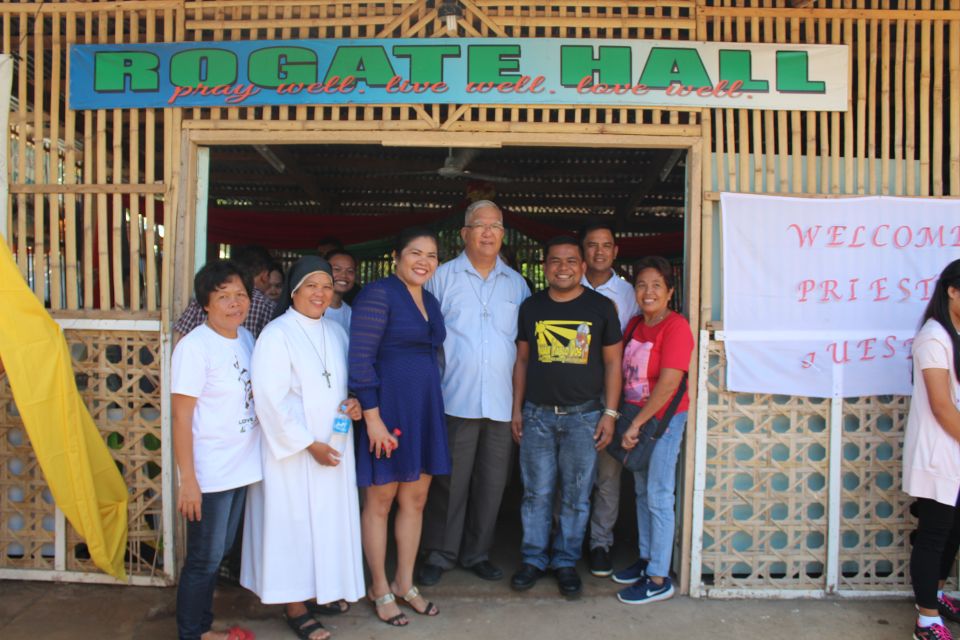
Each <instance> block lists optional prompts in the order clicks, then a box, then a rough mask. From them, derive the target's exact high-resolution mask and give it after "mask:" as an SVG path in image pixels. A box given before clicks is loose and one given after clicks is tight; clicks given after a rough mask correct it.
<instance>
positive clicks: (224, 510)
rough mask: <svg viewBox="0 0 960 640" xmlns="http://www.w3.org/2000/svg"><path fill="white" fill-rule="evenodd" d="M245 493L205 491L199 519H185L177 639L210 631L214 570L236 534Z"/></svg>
mask: <svg viewBox="0 0 960 640" xmlns="http://www.w3.org/2000/svg"><path fill="white" fill-rule="evenodd" d="M246 496H247V488H246V487H239V488H237V489H228V490H226V491H218V492H216V493H204V494H203V500H202V502H201V503H200V519H199V520H197V521H196V522H189V521H188V522H187V559H186V560H185V561H184V563H183V570H182V571H181V572H180V584H179V585H178V587H177V633H178V634H179V636H180V640H198V639H199V638H200V636H202V635H203V634H204V633H206V632H207V631H210V626H211V625H212V624H213V590H214V587H216V586H217V572H218V569H219V567H220V561H221V560H223V556H224V554H225V553H226V552H227V551H229V550H230V547H231V546H232V545H233V541H234V539H235V538H236V537H237V529H238V528H239V526H240V517H241V515H242V514H243V503H244V500H245V499H246Z"/></svg>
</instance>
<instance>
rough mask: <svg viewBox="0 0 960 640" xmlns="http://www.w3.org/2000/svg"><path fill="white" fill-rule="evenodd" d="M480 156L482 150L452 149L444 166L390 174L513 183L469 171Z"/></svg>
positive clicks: (510, 179) (504, 178)
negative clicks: (474, 160)
mask: <svg viewBox="0 0 960 640" xmlns="http://www.w3.org/2000/svg"><path fill="white" fill-rule="evenodd" d="M478 155H480V149H473V148H471V147H450V148H449V149H448V150H447V157H446V158H444V160H443V166H441V167H438V168H437V169H431V170H429V171H398V172H391V173H389V174H380V175H392V176H431V175H436V176H440V177H441V178H448V179H453V178H466V179H468V180H482V181H484V182H513V178H508V177H506V176H494V175H489V174H486V173H476V172H474V171H470V170H468V169H467V165H469V164H470V163H471V162H472V161H473V159H474V158H476V157H477V156H478Z"/></svg>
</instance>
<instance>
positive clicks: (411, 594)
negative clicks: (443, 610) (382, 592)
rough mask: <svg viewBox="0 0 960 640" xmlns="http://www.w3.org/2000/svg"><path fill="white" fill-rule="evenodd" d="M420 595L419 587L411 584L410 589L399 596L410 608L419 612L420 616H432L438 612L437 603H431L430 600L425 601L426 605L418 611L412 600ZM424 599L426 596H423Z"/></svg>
mask: <svg viewBox="0 0 960 640" xmlns="http://www.w3.org/2000/svg"><path fill="white" fill-rule="evenodd" d="M421 597H423V596H422V595H421V594H420V589H417V587H416V586H413V587H410V591H407V592H406V593H405V594H403V595H402V596H400V599H401V600H403V601H404V602H406V603H407V604H408V605H410V608H411V609H413V610H414V611H416V612H417V613H419V614H420V615H421V616H430V617H431V618H432V617H433V616H435V615H438V614H439V613H440V610H439V609H437V605H435V604H433V603H432V602H427V606H426V607H425V608H424V610H423V611H420V610H419V609H417V608H416V607H415V606H413V601H414V600H416V599H417V598H421ZM424 600H426V598H424Z"/></svg>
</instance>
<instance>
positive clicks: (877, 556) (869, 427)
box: [839, 396, 915, 590]
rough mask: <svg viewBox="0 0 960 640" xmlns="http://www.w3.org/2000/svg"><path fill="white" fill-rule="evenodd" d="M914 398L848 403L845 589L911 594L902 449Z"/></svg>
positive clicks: (909, 524) (845, 422) (844, 436)
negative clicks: (902, 591) (908, 415)
mask: <svg viewBox="0 0 960 640" xmlns="http://www.w3.org/2000/svg"><path fill="white" fill-rule="evenodd" d="M909 406H910V402H909V398H907V397H905V396H885V397H874V398H851V399H848V401H846V402H844V403H843V431H842V441H843V447H842V462H841V480H840V482H841V504H840V516H841V519H840V559H839V560H840V588H841V589H844V588H846V589H859V590H866V589H885V590H889V589H896V588H898V587H899V588H902V589H904V590H908V589H909V588H910V572H909V562H910V543H909V534H910V531H912V530H913V528H914V526H915V522H914V519H913V518H912V516H910V514H909V510H908V509H909V505H910V502H912V499H911V498H910V497H909V496H908V495H906V494H905V493H903V491H901V490H900V487H901V477H900V468H901V460H902V457H903V456H902V455H901V447H902V444H903V430H904V428H905V427H906V422H907V411H908V410H909Z"/></svg>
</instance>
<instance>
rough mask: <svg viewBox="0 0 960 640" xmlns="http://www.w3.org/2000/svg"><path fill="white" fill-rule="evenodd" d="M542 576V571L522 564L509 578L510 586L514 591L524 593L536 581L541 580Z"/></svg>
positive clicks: (530, 565)
mask: <svg viewBox="0 0 960 640" xmlns="http://www.w3.org/2000/svg"><path fill="white" fill-rule="evenodd" d="M543 574H544V571H543V569H538V568H537V567H535V566H533V565H532V564H527V563H526V562H524V563H523V564H522V565H520V569H519V570H518V571H517V572H516V573H515V574H513V577H512V578H510V586H511V587H513V589H514V591H526V590H527V589H529V588H530V587H532V586H533V585H535V584H537V580H539V579H540V578H542V577H543Z"/></svg>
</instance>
